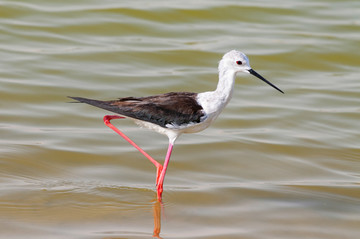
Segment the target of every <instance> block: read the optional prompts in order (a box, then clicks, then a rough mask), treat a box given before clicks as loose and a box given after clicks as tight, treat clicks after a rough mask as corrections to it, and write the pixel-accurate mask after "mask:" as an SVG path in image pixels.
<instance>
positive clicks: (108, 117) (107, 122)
mask: <svg viewBox="0 0 360 239" xmlns="http://www.w3.org/2000/svg"><path fill="white" fill-rule="evenodd" d="M124 118H125V117H121V116H118V115H105V116H104V123H105V125H106V126H108V127H109V128H110V129H112V130H114V131H115V132H116V133H118V134H119V135H120V136H121V137H123V138H124V139H125V140H126V141H128V142H129V143H130V144H131V145H132V146H134V147H135V148H136V149H137V150H139V151H140V153H142V154H143V155H144V156H145V157H146V158H148V159H149V160H150V161H151V162H152V163H153V164H154V165H155V167H156V184H157V185H158V181H159V180H160V176H161V173H162V171H163V166H162V165H161V164H160V163H159V162H157V161H156V160H155V159H153V158H152V157H151V156H150V155H149V154H147V153H146V152H145V151H144V150H143V149H142V148H140V147H139V146H138V145H137V144H135V143H134V141H132V140H131V139H130V138H129V137H127V136H126V135H125V134H124V133H123V132H121V131H120V130H119V129H118V128H116V127H115V126H114V125H112V124H111V123H110V120H112V119H124ZM165 163H166V162H165ZM164 176H165V175H164Z"/></svg>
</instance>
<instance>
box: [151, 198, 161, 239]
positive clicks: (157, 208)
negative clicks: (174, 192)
mask: <svg viewBox="0 0 360 239" xmlns="http://www.w3.org/2000/svg"><path fill="white" fill-rule="evenodd" d="M162 206H163V205H162V202H161V201H159V200H154V202H153V215H154V233H153V237H155V238H158V239H161V237H160V231H161V209H162Z"/></svg>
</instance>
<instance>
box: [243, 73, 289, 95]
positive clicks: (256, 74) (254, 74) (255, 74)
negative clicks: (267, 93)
mask: <svg viewBox="0 0 360 239" xmlns="http://www.w3.org/2000/svg"><path fill="white" fill-rule="evenodd" d="M248 71H249V73H250V74H251V75H253V76H256V77H257V78H259V79H260V80H262V81H264V82H266V83H267V84H268V85H271V86H272V87H274V88H275V89H277V90H278V91H280V92H281V93H283V94H284V92H283V91H282V90H280V89H279V88H277V87H276V86H275V85H273V84H272V83H271V82H270V81H268V80H266V79H265V78H264V77H262V76H261V75H260V74H258V73H257V72H256V71H254V70H253V69H250V70H248Z"/></svg>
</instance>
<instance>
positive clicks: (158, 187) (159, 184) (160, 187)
mask: <svg viewBox="0 0 360 239" xmlns="http://www.w3.org/2000/svg"><path fill="white" fill-rule="evenodd" d="M172 149H173V145H172V144H171V143H169V147H168V151H167V153H166V158H165V162H164V167H163V169H162V171H161V173H160V177H159V180H158V181H157V184H156V190H157V197H158V200H160V201H161V195H162V192H163V184H164V179H165V174H166V169H167V167H168V165H169V161H170V157H171V152H172Z"/></svg>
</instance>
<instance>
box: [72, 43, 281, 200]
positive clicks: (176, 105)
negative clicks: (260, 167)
mask: <svg viewBox="0 0 360 239" xmlns="http://www.w3.org/2000/svg"><path fill="white" fill-rule="evenodd" d="M238 72H245V73H250V74H252V75H254V76H256V77H257V78H259V79H261V80H262V81H264V82H266V83H267V84H269V85H270V86H272V87H274V88H275V89H277V90H278V91H280V92H281V93H284V92H283V91H282V90H280V89H279V88H277V87H276V86H275V85H273V84H271V83H270V82H269V81H267V80H266V79H265V78H263V77H262V76H261V75H259V74H258V73H257V72H256V71H254V70H253V69H251V67H250V64H249V59H248V58H247V56H246V55H245V54H244V53H242V52H240V51H236V50H232V51H230V52H228V53H226V54H225V55H224V56H223V58H222V59H221V61H220V63H219V82H218V85H217V88H216V90H214V91H208V92H203V93H191V92H171V93H166V94H161V95H154V96H147V97H126V98H120V99H118V100H111V101H100V100H92V99H87V98H81V97H70V98H72V99H74V100H77V101H78V102H81V103H86V104H89V105H93V106H96V107H99V108H102V109H105V110H108V111H111V112H114V113H117V114H118V115H106V116H105V117H104V123H105V124H106V125H107V126H108V127H110V128H111V129H113V130H114V131H115V132H116V133H118V134H119V135H121V136H122V137H123V138H124V139H125V140H127V141H128V142H129V143H130V144H131V145H133V146H134V147H135V148H136V149H138V150H139V151H140V152H141V153H142V154H143V155H145V156H146V157H147V158H148V159H149V160H150V161H151V162H152V163H153V164H154V165H155V166H156V168H157V171H156V189H157V197H158V199H159V200H161V197H162V192H163V183H164V178H165V173H166V169H167V167H168V164H169V160H170V156H171V152H172V149H173V145H174V143H175V140H176V139H177V138H178V137H179V136H180V135H181V134H182V133H196V132H199V131H202V130H204V129H206V128H207V127H209V125H210V124H211V123H212V122H213V121H214V120H215V119H216V118H217V117H218V116H219V114H220V113H221V111H222V110H223V109H224V107H225V106H226V105H227V104H228V103H229V101H230V99H231V96H232V93H233V89H234V82H235V78H236V74H237V73H238ZM125 117H126V118H130V119H132V120H134V121H135V123H136V124H138V125H140V126H143V127H146V128H149V129H151V130H154V131H156V132H158V133H161V134H165V135H167V136H168V138H169V147H168V150H167V154H166V157H165V161H164V165H161V164H160V163H158V162H157V161H156V160H155V159H153V158H152V157H151V156H150V155H148V154H147V153H146V152H145V151H144V150H142V149H141V148H140V147H139V146H137V145H136V144H135V143H134V142H133V141H132V140H131V139H129V138H128V137H127V136H126V135H125V134H123V133H122V132H121V131H120V130H119V129H117V128H116V127H115V126H114V125H112V124H111V123H110V120H112V119H121V118H125Z"/></svg>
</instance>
